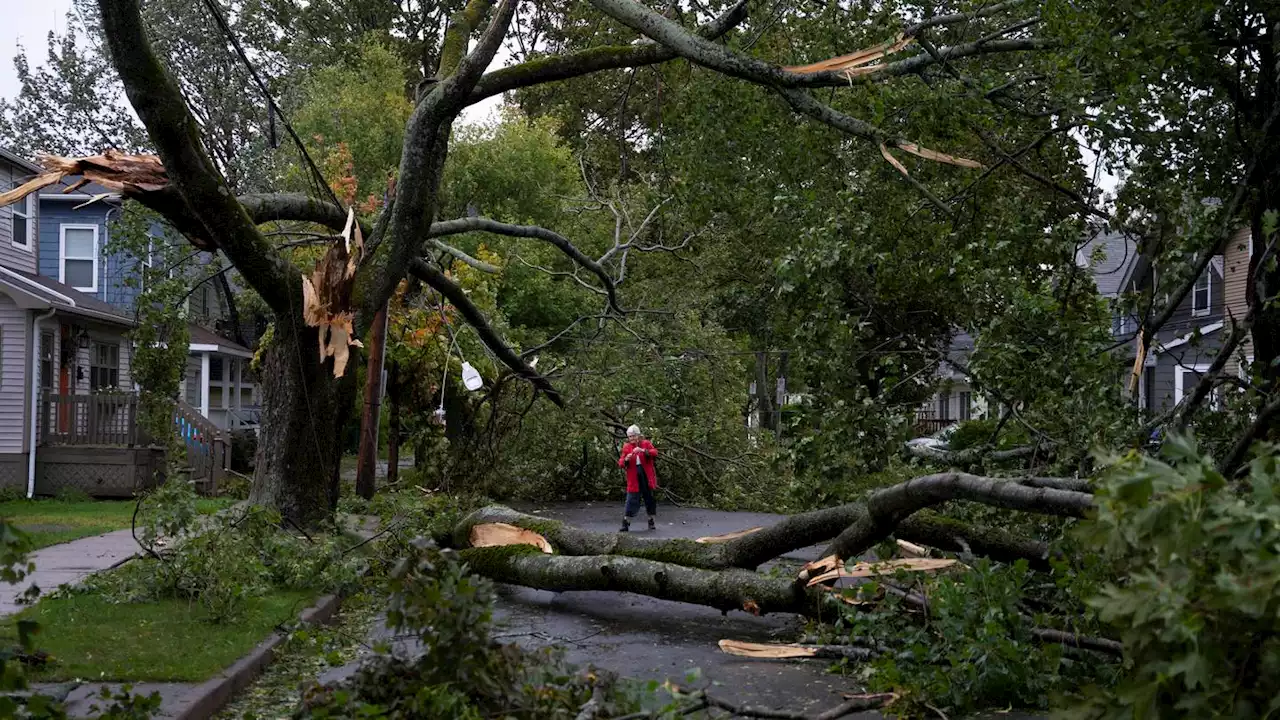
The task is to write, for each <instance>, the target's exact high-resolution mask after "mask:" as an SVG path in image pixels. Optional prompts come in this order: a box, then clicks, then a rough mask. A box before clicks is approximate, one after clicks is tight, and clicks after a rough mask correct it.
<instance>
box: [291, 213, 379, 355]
mask: <svg viewBox="0 0 1280 720" xmlns="http://www.w3.org/2000/svg"><path fill="white" fill-rule="evenodd" d="M363 258H364V237H363V235H362V234H361V232H360V223H358V222H356V213H355V209H354V208H352V209H348V210H347V224H346V227H344V228H343V230H342V235H340V236H338V237H336V238H334V241H333V243H331V244H330V245H329V249H328V250H326V251H325V254H324V255H323V256H322V257H321V258H320V259H319V260H317V261H316V265H315V269H313V270H312V271H311V276H310V277H307V276H306V275H303V276H302V318H303V321H304V322H306V324H307V325H309V326H310V327H314V328H318V329H319V330H320V342H319V346H320V362H324V361H325V359H326V358H329V357H332V358H333V376H334V377H337V378H340V377H342V376H343V375H344V374H346V371H347V363H348V362H349V360H350V357H351V348H352V347H364V344H363V343H361V342H360V341H359V340H357V339H356V338H355V337H353V335H354V334H355V329H354V327H353V323H354V321H355V312H354V306H353V299H352V294H353V291H354V288H355V278H356V271H357V270H358V269H359V267H360V261H361V260H362V259H363Z"/></svg>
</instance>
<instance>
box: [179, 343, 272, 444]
mask: <svg viewBox="0 0 1280 720" xmlns="http://www.w3.org/2000/svg"><path fill="white" fill-rule="evenodd" d="M188 327H189V330H190V332H191V345H190V350H191V354H190V355H188V356H187V368H186V372H185V374H184V376H183V380H182V395H181V397H182V400H183V401H184V402H185V404H186V405H187V406H188V407H190V408H191V409H192V410H194V411H196V412H198V413H199V415H200V416H202V417H203V418H206V419H207V420H208V422H209V423H211V424H212V426H213V427H215V428H217V429H219V430H226V431H235V430H253V429H256V428H257V427H258V424H259V421H260V418H261V415H262V405H261V401H260V396H259V389H258V382H257V378H256V377H255V376H254V373H253V370H252V368H251V367H250V364H251V362H252V360H253V351H251V350H249V349H248V348H246V347H244V346H242V345H239V344H237V343H235V342H232V341H230V340H227V339H226V338H223V337H220V336H218V335H216V334H214V333H213V332H212V331H210V330H207V329H205V328H203V327H200V326H199V325H196V324H191V325H190V326H188Z"/></svg>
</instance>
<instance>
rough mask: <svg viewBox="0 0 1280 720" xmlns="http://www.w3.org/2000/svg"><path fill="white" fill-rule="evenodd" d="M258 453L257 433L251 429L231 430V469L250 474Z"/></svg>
mask: <svg viewBox="0 0 1280 720" xmlns="http://www.w3.org/2000/svg"><path fill="white" fill-rule="evenodd" d="M257 454H258V433H257V432H255V431H253V430H233V431H232V432H231V469H232V470H235V471H236V472H238V473H241V474H244V475H252V474H253V468H254V463H255V459H256V457H257Z"/></svg>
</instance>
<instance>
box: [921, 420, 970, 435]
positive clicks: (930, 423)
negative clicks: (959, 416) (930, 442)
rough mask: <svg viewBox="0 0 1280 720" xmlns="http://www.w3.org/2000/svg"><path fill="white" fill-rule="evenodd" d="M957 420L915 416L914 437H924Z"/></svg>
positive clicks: (947, 426) (953, 423)
mask: <svg viewBox="0 0 1280 720" xmlns="http://www.w3.org/2000/svg"><path fill="white" fill-rule="evenodd" d="M957 422H959V421H958V420H950V419H943V418H936V417H927V416H925V417H921V416H919V415H917V416H916V425H915V435H916V437H926V436H929V435H932V434H934V433H936V432H941V431H942V430H946V429H947V428H949V427H951V426H952V425H955V424H956V423H957Z"/></svg>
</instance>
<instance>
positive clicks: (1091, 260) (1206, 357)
mask: <svg viewBox="0 0 1280 720" xmlns="http://www.w3.org/2000/svg"><path fill="white" fill-rule="evenodd" d="M1249 237H1250V236H1249V232H1248V230H1247V229H1245V230H1242V231H1240V232H1239V233H1237V234H1236V235H1235V236H1233V237H1232V238H1231V240H1229V241H1228V243H1227V244H1226V246H1225V247H1223V248H1221V249H1220V252H1218V253H1217V254H1215V255H1214V256H1213V257H1212V258H1210V261H1209V266H1208V267H1207V268H1206V269H1205V271H1204V272H1203V273H1202V274H1201V275H1200V277H1199V278H1197V280H1196V284H1195V286H1194V288H1193V289H1192V291H1191V293H1189V294H1188V296H1187V297H1186V298H1185V299H1184V300H1183V302H1182V303H1181V304H1180V305H1179V306H1178V307H1177V309H1176V310H1174V313H1173V315H1172V317H1170V319H1169V321H1168V322H1167V323H1165V325H1164V326H1163V327H1162V328H1161V329H1160V331H1159V332H1158V333H1157V335H1156V337H1155V338H1154V342H1153V343H1152V346H1151V347H1150V348H1148V349H1147V352H1146V353H1145V355H1144V358H1143V366H1142V368H1141V369H1140V371H1139V375H1138V404H1139V407H1141V408H1142V409H1144V410H1147V411H1149V412H1160V411H1163V410H1167V409H1169V408H1171V407H1173V406H1175V405H1177V404H1178V403H1179V402H1181V401H1182V399H1183V398H1185V397H1186V396H1188V395H1189V394H1190V393H1191V392H1192V390H1193V389H1194V388H1195V386H1196V384H1197V383H1198V382H1199V381H1200V378H1201V377H1202V376H1203V374H1204V373H1205V372H1206V371H1207V370H1208V369H1209V366H1210V365H1211V364H1212V363H1213V361H1214V358H1216V357H1217V355H1218V352H1219V351H1220V349H1221V347H1222V340H1223V336H1224V334H1225V333H1226V332H1227V331H1228V330H1225V329H1224V327H1226V326H1228V325H1229V320H1228V319H1229V318H1230V317H1236V318H1242V317H1243V316H1244V314H1245V313H1246V312H1248V308H1247V298H1246V295H1247V291H1246V288H1247V286H1248V280H1249V257H1250V255H1251V254H1252V252H1251V248H1250V247H1249V246H1250V245H1251V241H1250V239H1249ZM1077 262H1079V263H1080V264H1081V266H1084V267H1089V268H1091V269H1092V270H1093V277H1094V281H1095V282H1096V283H1097V286H1098V292H1099V293H1100V294H1101V295H1102V296H1103V297H1105V298H1108V299H1109V300H1111V301H1113V306H1114V307H1115V308H1116V310H1115V313H1114V315H1113V320H1112V334H1113V335H1114V336H1115V338H1116V340H1117V341H1125V340H1128V341H1129V343H1128V344H1127V345H1125V346H1124V347H1123V348H1122V352H1121V357H1123V358H1124V361H1125V362H1126V374H1125V376H1126V378H1127V377H1129V372H1131V371H1132V368H1133V366H1134V364H1135V363H1136V362H1137V356H1138V348H1137V345H1136V342H1137V341H1136V335H1137V331H1138V328H1139V326H1140V322H1141V318H1140V317H1139V316H1138V313H1139V312H1141V311H1142V309H1143V308H1145V307H1146V306H1148V305H1149V304H1150V298H1151V297H1153V296H1155V297H1159V295H1160V294H1161V293H1170V292H1173V291H1175V290H1176V289H1177V288H1176V287H1173V286H1172V285H1171V284H1162V279H1161V275H1160V269H1159V268H1158V267H1155V266H1153V264H1152V262H1151V258H1150V257H1148V256H1146V255H1143V254H1141V253H1139V252H1137V248H1136V245H1135V243H1134V242H1133V240H1131V239H1129V238H1126V237H1124V236H1123V235H1122V234H1120V233H1115V232H1106V231H1099V232H1097V233H1096V234H1095V235H1094V236H1093V237H1092V238H1090V239H1089V241H1088V242H1087V243H1085V244H1084V246H1082V248H1081V250H1080V253H1079V254H1078V256H1077ZM1126 295H1127V296H1129V297H1131V298H1132V297H1136V298H1138V303H1137V304H1138V309H1137V310H1133V309H1130V310H1127V311H1126V310H1121V309H1120V307H1119V305H1120V300H1121V298H1122V296H1126ZM1238 354H1239V355H1240V357H1241V358H1243V359H1245V360H1246V361H1251V360H1252V357H1251V356H1252V350H1251V349H1250V348H1249V347H1248V346H1246V347H1245V348H1243V352H1242V353H1238ZM1240 368H1241V364H1240V363H1239V362H1238V361H1237V360H1235V359H1233V361H1232V364H1231V365H1230V367H1229V368H1228V369H1229V370H1231V371H1234V372H1238V371H1239V370H1240Z"/></svg>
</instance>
